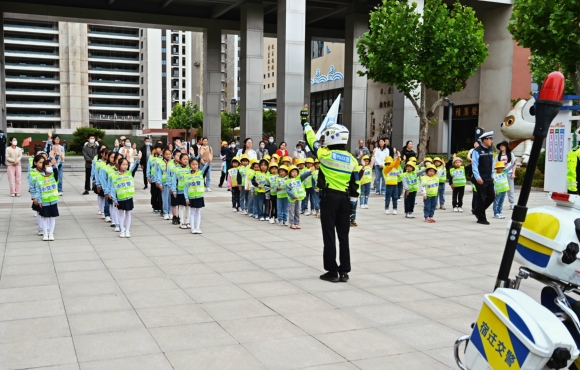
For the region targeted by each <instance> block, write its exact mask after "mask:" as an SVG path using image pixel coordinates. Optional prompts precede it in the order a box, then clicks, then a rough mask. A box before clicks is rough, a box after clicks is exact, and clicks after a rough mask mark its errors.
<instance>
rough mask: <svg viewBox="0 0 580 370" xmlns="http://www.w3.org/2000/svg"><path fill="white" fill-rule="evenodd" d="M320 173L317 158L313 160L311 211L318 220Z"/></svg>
mask: <svg viewBox="0 0 580 370" xmlns="http://www.w3.org/2000/svg"><path fill="white" fill-rule="evenodd" d="M319 171H320V161H319V160H318V158H316V159H315V160H314V171H312V188H313V189H314V192H313V193H312V203H313V205H312V210H313V213H315V217H316V218H320V189H319V188H318V173H319Z"/></svg>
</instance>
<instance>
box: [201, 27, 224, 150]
mask: <svg viewBox="0 0 580 370" xmlns="http://www.w3.org/2000/svg"><path fill="white" fill-rule="evenodd" d="M221 58H222V38H221V30H220V29H219V28H208V29H206V30H205V31H204V33H203V134H204V136H207V139H208V141H209V145H210V146H211V147H212V149H213V152H214V155H215V154H216V153H219V152H220V147H221V145H220V144H221V134H222V126H221V106H222V102H221V99H222V60H221Z"/></svg>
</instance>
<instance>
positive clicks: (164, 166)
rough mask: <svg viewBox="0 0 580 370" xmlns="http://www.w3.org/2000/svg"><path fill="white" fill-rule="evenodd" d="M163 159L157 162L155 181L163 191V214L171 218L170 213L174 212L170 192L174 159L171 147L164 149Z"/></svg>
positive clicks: (167, 218)
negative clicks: (170, 174) (170, 171)
mask: <svg viewBox="0 0 580 370" xmlns="http://www.w3.org/2000/svg"><path fill="white" fill-rule="evenodd" d="M161 158H162V160H160V161H158V162H157V168H156V169H155V183H156V184H157V187H158V188H159V190H160V191H161V204H162V207H161V208H162V211H161V216H162V217H163V219H164V220H169V219H170V217H169V214H170V213H171V214H173V210H172V207H171V199H170V194H169V188H170V186H169V182H170V179H168V174H169V170H170V167H172V166H173V164H172V163H173V161H172V160H171V151H170V150H169V148H165V149H163V154H162V156H161Z"/></svg>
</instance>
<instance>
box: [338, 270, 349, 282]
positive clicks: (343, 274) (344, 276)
mask: <svg viewBox="0 0 580 370" xmlns="http://www.w3.org/2000/svg"><path fill="white" fill-rule="evenodd" d="M338 280H339V281H340V282H341V283H346V282H347V281H348V274H347V273H346V272H341V273H340V278H339V279H338Z"/></svg>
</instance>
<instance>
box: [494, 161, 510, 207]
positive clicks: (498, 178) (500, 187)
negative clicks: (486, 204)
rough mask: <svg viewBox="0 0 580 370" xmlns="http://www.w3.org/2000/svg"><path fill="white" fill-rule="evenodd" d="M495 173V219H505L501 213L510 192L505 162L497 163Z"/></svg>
mask: <svg viewBox="0 0 580 370" xmlns="http://www.w3.org/2000/svg"><path fill="white" fill-rule="evenodd" d="M494 168H495V173H494V174H493V187H494V188H495V199H494V200H493V218H505V216H504V215H503V214H502V213H501V212H502V210H503V202H504V200H505V195H506V194H507V192H508V191H509V190H510V184H509V183H508V174H507V172H506V170H505V163H504V162H503V161H497V162H495V166H494Z"/></svg>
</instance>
